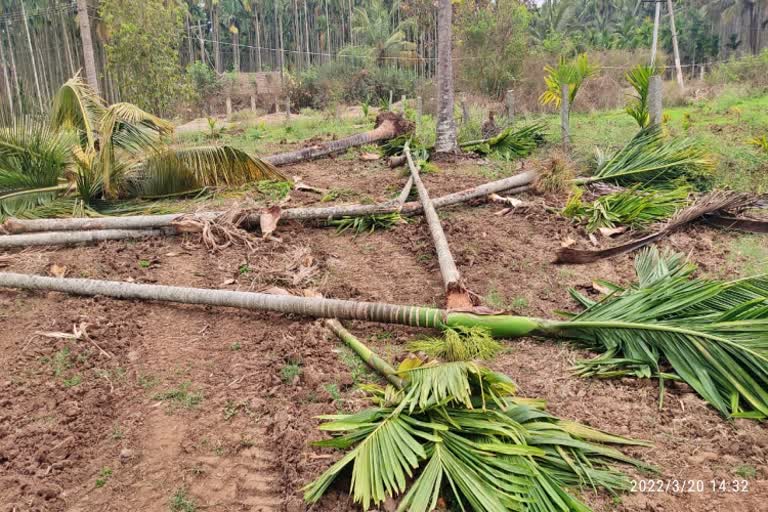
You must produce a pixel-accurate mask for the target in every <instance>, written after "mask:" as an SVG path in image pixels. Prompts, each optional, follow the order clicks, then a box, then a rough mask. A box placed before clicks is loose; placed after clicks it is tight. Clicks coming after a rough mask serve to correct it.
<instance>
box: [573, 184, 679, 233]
mask: <svg viewBox="0 0 768 512" xmlns="http://www.w3.org/2000/svg"><path fill="white" fill-rule="evenodd" d="M690 193H691V190H690V188H689V187H687V186H681V187H676V188H672V189H668V190H665V189H660V190H657V189H650V188H642V187H640V186H639V185H635V186H633V187H629V188H627V189H625V190H622V191H619V192H614V193H612V194H606V195H604V196H600V197H598V198H597V199H595V200H594V201H593V202H592V203H584V202H582V201H581V196H582V194H583V192H582V189H581V188H577V189H575V191H574V192H573V193H572V194H571V197H570V198H569V199H568V203H567V204H566V206H565V208H564V209H563V211H562V214H563V215H564V216H565V217H569V218H572V219H574V220H575V221H576V222H579V223H581V224H584V225H586V228H587V231H588V232H590V233H592V232H594V231H596V230H598V229H599V228H613V227H616V226H627V227H630V228H632V229H642V228H644V227H647V226H649V225H651V224H654V223H657V222H662V221H664V220H667V219H669V218H671V217H672V216H674V215H675V213H677V211H679V210H680V209H681V208H684V207H685V206H687V205H688V204H689V197H690Z"/></svg>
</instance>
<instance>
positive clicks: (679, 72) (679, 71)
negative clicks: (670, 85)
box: [667, 0, 685, 89]
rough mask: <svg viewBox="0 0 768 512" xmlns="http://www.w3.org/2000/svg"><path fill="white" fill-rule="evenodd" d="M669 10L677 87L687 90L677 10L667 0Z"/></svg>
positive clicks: (670, 1) (670, 0) (669, 0)
mask: <svg viewBox="0 0 768 512" xmlns="http://www.w3.org/2000/svg"><path fill="white" fill-rule="evenodd" d="M667 9H668V10H669V28H670V30H671V31H672V50H673V52H674V54H675V70H676V74H677V85H679V86H680V89H684V88H685V83H684V82H683V68H682V67H681V65H680V49H679V48H678V46H677V28H676V27H675V9H674V7H673V6H672V0H667Z"/></svg>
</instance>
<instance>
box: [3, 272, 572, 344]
mask: <svg viewBox="0 0 768 512" xmlns="http://www.w3.org/2000/svg"><path fill="white" fill-rule="evenodd" d="M0 287H3V288H20V289H24V290H46V291H57V292H63V293H71V294H74V295H83V296H91V297H92V296H103V297H112V298H115V299H125V300H131V299H139V300H156V301H164V302H178V303H182V304H204V305H209V306H220V307H234V308H244V309H253V310H257V311H274V312H277V313H285V314H294V315H302V316H310V317H315V318H339V319H345V320H365V321H369V322H378V323H390V324H399V325H407V326H410V327H425V328H435V329H444V328H448V327H459V326H463V327H475V326H482V327H485V328H487V329H488V330H489V332H490V333H491V335H493V336H496V337H503V338H516V337H520V336H527V335H532V334H536V333H538V332H539V331H540V330H541V331H554V330H555V329H557V327H558V326H562V325H564V324H565V322H552V321H548V320H544V319H538V318H527V317H519V316H512V315H474V314H471V313H463V312H451V311H446V310H443V309H437V308H431V307H421V306H401V305H395V304H385V303H380V302H360V301H352V300H340V299H324V298H320V297H296V296H293V295H270V294H268V293H253V292H236V291H229V290H212V289H204V288H187V287H180V286H162V285H152V284H136V283H124V282H119V281H99V280H95V279H75V278H59V277H44V276H35V275H27V274H16V273H12V272H0Z"/></svg>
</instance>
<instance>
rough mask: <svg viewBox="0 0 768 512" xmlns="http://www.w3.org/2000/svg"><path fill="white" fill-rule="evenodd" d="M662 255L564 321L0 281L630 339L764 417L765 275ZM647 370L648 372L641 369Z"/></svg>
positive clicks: (716, 398) (711, 392)
mask: <svg viewBox="0 0 768 512" xmlns="http://www.w3.org/2000/svg"><path fill="white" fill-rule="evenodd" d="M652 261H654V260H652V259H649V258H648V257H646V258H640V259H638V265H639V266H640V267H642V266H650V263H649V262H652ZM663 264H666V265H667V267H668V266H669V264H668V263H666V260H664V261H662V262H661V263H660V264H659V265H658V266H656V267H654V268H655V269H656V270H653V271H644V270H641V271H639V272H638V276H639V278H640V283H639V286H638V290H639V291H638V293H628V294H622V295H621V296H620V297H618V298H616V299H615V300H606V301H602V302H600V303H598V304H596V305H594V307H590V308H589V309H587V311H586V312H584V313H583V314H581V315H579V316H576V317H574V318H570V319H567V320H548V319H542V318H535V317H523V316H513V315H482V314H478V313H470V312H465V311H456V310H454V311H451V310H444V309H438V308H432V307H420V306H401V305H393V304H383V303H371V302H358V301H349V300H339V299H324V298H316V297H294V296H287V295H286V296H283V295H269V294H264V293H249V292H236V291H227V290H207V289H198V288H184V287H175V286H159V285H148V284H136V283H123V282H110V281H98V280H92V279H70V278H55V277H43V276H35V275H25V274H15V273H7V272H3V273H0V287H4V288H22V289H30V290H46V291H59V292H65V293H72V294H76V295H86V296H96V295H102V296H106V297H113V298H117V299H140V300H159V301H168V302H180V303H185V304H205V305H211V306H227V307H239V308H246V309H254V310H261V311H276V312H280V313H290V314H298V315H305V316H313V317H319V318H338V319H348V320H367V321H372V322H382V323H393V324H400V325H408V326H412V327H427V328H436V329H442V330H444V329H447V328H459V327H464V328H472V327H483V328H484V329H486V330H487V331H488V333H489V334H491V335H492V336H494V337H501V338H517V337H521V336H537V337H548V338H562V339H571V340H576V341H578V342H579V343H581V344H584V345H587V346H594V347H601V346H602V347H605V348H606V349H608V350H610V349H611V348H612V347H613V348H616V347H619V345H621V346H622V347H625V348H623V350H629V352H628V353H626V354H625V355H626V356H627V357H626V358H627V359H629V360H630V362H631V361H632V358H633V354H634V352H632V347H633V346H635V345H633V340H642V341H643V343H645V344H647V346H648V347H650V350H651V351H652V354H648V355H647V356H643V357H645V359H643V357H641V356H642V354H638V355H637V359H638V361H640V362H641V363H644V364H645V363H647V362H648V358H650V357H651V356H654V355H655V356H658V357H662V356H663V357H664V358H665V360H666V361H668V363H669V364H671V365H672V367H673V368H674V369H675V371H676V372H677V375H678V377H679V378H680V379H682V380H685V381H686V382H688V383H689V384H690V385H691V387H692V388H693V389H695V390H696V391H697V392H698V393H699V394H700V395H701V396H702V397H703V398H704V399H706V400H707V401H709V402H710V403H711V404H712V405H713V406H714V407H715V408H717V409H718V411H720V412H721V413H722V414H728V413H729V411H728V410H726V409H724V408H723V403H727V404H731V405H732V407H731V409H730V411H731V412H732V413H738V414H739V415H741V416H746V417H754V418H762V417H768V298H767V297H768V280H767V279H766V278H765V277H757V278H752V279H746V280H740V281H733V282H731V283H718V282H714V281H704V280H699V281H696V282H694V283H693V285H691V287H688V286H687V285H686V282H684V281H683V280H680V279H677V278H676V279H674V280H671V281H670V280H667V279H656V280H651V279H650V278H649V276H655V275H659V274H660V270H659V269H663V268H664V267H663ZM677 277H679V276H677ZM689 292H690V293H689ZM585 303H586V301H585ZM646 306H647V307H646ZM609 359H610V358H609ZM702 360H705V361H707V364H706V365H704V366H699V365H698V364H697V362H700V361H702ZM659 370H661V367H660V366H659ZM653 375H654V374H653V372H651V373H650V374H648V375H646V376H647V377H651V376H653ZM659 375H661V373H659Z"/></svg>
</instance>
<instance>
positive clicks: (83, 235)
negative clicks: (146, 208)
mask: <svg viewBox="0 0 768 512" xmlns="http://www.w3.org/2000/svg"><path fill="white" fill-rule="evenodd" d="M535 178H536V173H535V172H533V171H527V172H524V173H520V174H518V175H515V176H511V177H509V178H504V179H501V180H497V181H493V182H490V183H485V184H483V185H480V186H477V187H473V188H470V189H467V190H462V191H459V192H454V193H452V194H447V195H445V196H442V197H439V198H437V199H435V200H434V201H433V205H434V206H435V207H436V208H443V207H448V206H452V205H456V204H460V203H464V202H467V201H472V200H476V199H483V198H485V197H487V196H488V195H490V194H493V193H496V192H503V191H507V193H520V192H524V191H526V190H528V189H529V187H530V183H532V182H533V181H534V180H535ZM409 181H410V180H409ZM406 185H407V184H406ZM405 190H409V191H410V188H409V187H407V186H406V188H404V189H403V193H402V194H401V196H400V197H399V198H398V199H397V200H395V201H390V202H388V203H382V204H371V205H345V206H330V207H322V208H314V207H305V208H288V209H285V210H282V211H281V212H280V214H279V218H280V219H281V220H297V221H312V220H321V221H329V220H333V219H342V218H345V217H361V216H370V215H385V214H392V213H399V214H400V215H417V214H419V213H421V212H422V211H423V209H422V205H421V203H419V202H408V203H401V201H403V200H404V198H406V197H407V194H405ZM226 213H227V212H198V213H195V214H193V216H194V217H196V218H197V219H198V220H201V221H212V220H215V219H216V218H217V217H218V216H220V215H222V214H226ZM262 215H263V214H262V213H260V212H252V213H248V214H247V215H245V216H244V217H243V224H242V227H244V228H250V227H257V226H259V225H260V219H261V217H262ZM189 216H190V214H166V215H136V216H127V217H97V218H86V217H83V218H64V219H8V220H6V221H5V222H4V223H3V224H2V231H4V232H6V233H12V234H9V235H0V248H10V247H23V246H30V245H57V244H76V243H81V242H90V241H94V240H96V237H99V236H100V237H102V238H101V239H103V240H120V239H129V238H145V237H149V236H169V235H178V234H182V233H188V232H190V228H189V225H188V224H186V225H180V221H183V220H184V219H185V218H187V219H188V218H189ZM65 231H66V232H69V233H66V234H65V233H59V234H57V235H56V236H55V237H53V236H49V235H52V234H53V233H58V232H65ZM93 231H104V232H105V233H101V234H98V235H94V234H92V232H93ZM117 231H121V233H117ZM89 233H90V234H89Z"/></svg>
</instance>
